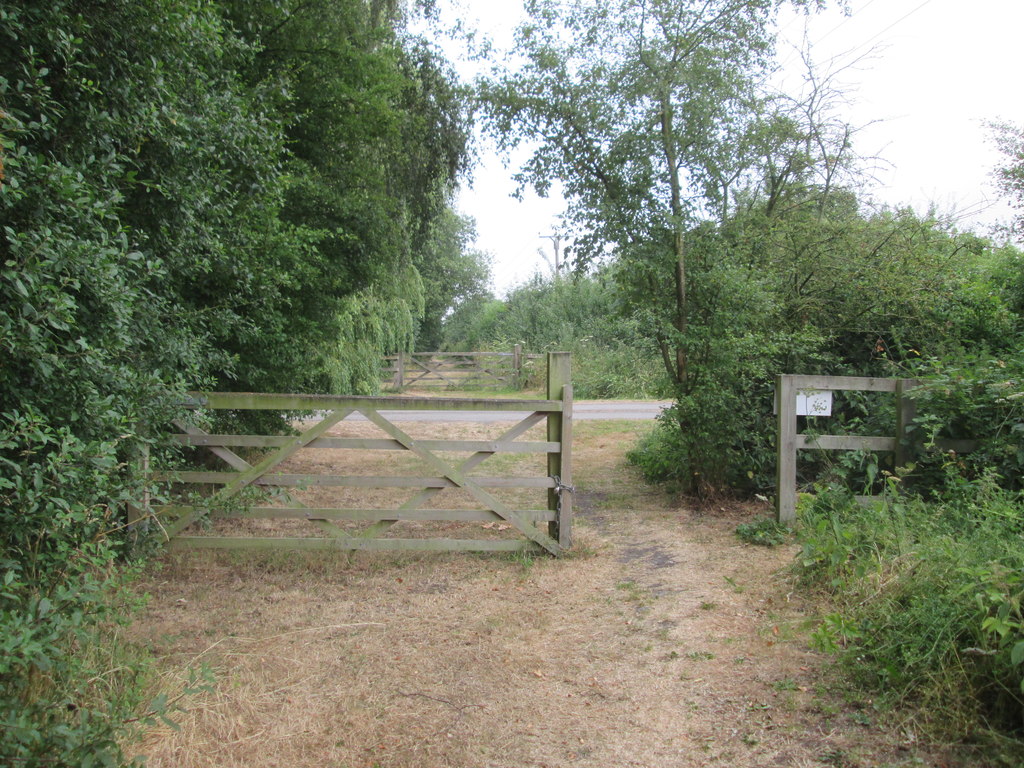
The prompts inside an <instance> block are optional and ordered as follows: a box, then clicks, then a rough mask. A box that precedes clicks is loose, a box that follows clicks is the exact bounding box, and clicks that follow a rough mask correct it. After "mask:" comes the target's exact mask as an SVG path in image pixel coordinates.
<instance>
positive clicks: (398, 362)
mask: <svg viewBox="0 0 1024 768" xmlns="http://www.w3.org/2000/svg"><path fill="white" fill-rule="evenodd" d="M395 386H396V387H397V388H398V389H401V388H402V387H404V386H405V352H402V351H401V350H399V352H398V356H397V357H396V358H395Z"/></svg>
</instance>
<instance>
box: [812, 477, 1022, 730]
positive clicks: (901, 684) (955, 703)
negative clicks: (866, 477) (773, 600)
mask: <svg viewBox="0 0 1024 768" xmlns="http://www.w3.org/2000/svg"><path fill="white" fill-rule="evenodd" d="M892 484H893V485H895V484H896V483H895V482H893V483H892ZM1022 532H1024V500H1022V499H1021V497H1020V496H1019V494H1016V493H1012V492H1008V491H1005V490H1003V489H1001V488H999V487H998V486H997V485H996V484H995V482H994V481H993V478H992V477H983V478H981V479H979V480H977V481H973V482H966V483H960V482H959V481H957V485H956V486H955V487H954V488H951V489H950V491H948V492H947V493H945V494H944V495H943V497H942V498H941V500H939V501H933V502H926V501H924V500H922V499H920V498H916V497H906V496H900V495H898V494H896V493H895V492H892V493H889V494H887V495H886V497H885V499H884V500H883V501H881V502H878V503H876V504H874V505H872V506H869V507H863V506H861V505H859V504H857V503H856V501H855V500H854V498H853V495H852V494H851V493H850V492H849V491H847V490H845V489H839V488H833V489H822V490H821V491H820V492H819V493H818V494H817V495H816V496H815V497H814V499H813V501H811V502H810V503H809V504H807V505H805V506H804V507H803V508H802V509H801V518H800V523H799V528H798V535H799V539H800V541H801V542H802V549H801V552H800V554H799V556H798V563H797V569H798V571H799V573H800V576H801V578H802V579H803V581H804V582H805V583H806V584H809V585H815V586H817V587H819V588H821V589H822V590H824V591H826V592H827V593H829V594H830V595H831V601H832V606H833V607H832V609H831V612H830V614H829V615H828V616H827V617H826V618H825V620H824V621H823V622H822V623H821V625H820V626H819V628H818V629H817V630H816V632H815V634H814V641H815V643H816V645H817V646H818V647H819V648H820V649H822V650H825V651H829V652H833V653H836V654H837V655H838V656H839V657H840V659H841V660H842V661H843V662H844V666H845V668H846V670H847V671H848V673H849V674H850V676H851V679H853V680H854V681H855V682H857V683H858V684H860V685H861V686H864V687H865V688H867V689H868V690H871V691H873V692H874V693H875V694H877V695H879V696H881V697H882V698H883V699H884V700H885V701H886V702H888V703H890V704H895V703H913V704H917V705H918V707H919V710H920V712H921V715H922V717H924V718H926V719H927V720H928V721H929V724H930V726H931V728H932V729H934V730H936V731H940V732H941V731H945V733H943V735H944V736H947V737H953V738H967V737H971V736H974V735H976V730H977V729H979V728H980V727H981V724H982V723H987V724H989V725H991V726H994V727H997V728H1001V729H1005V730H1007V731H1012V732H1019V731H1020V729H1021V726H1022V723H1024V623H1022V615H1021V600H1022V598H1024V577H1022V575H1021V574H1022V573H1024V543H1022V539H1021V533H1022Z"/></svg>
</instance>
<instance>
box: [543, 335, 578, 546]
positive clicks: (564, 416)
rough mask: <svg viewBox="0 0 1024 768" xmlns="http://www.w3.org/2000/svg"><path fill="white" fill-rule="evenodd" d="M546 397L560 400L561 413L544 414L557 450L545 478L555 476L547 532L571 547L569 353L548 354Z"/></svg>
mask: <svg viewBox="0 0 1024 768" xmlns="http://www.w3.org/2000/svg"><path fill="white" fill-rule="evenodd" d="M547 399H548V400H561V401H562V412H561V413H551V414H549V415H548V441H549V442H558V443H559V446H560V447H559V452H558V453H549V454H548V477H554V478H558V480H557V481H556V483H557V487H555V488H550V489H548V509H549V510H552V511H553V512H554V513H555V522H553V523H549V524H548V534H549V535H550V536H551V537H552V538H553V539H557V540H558V544H559V546H560V547H561V548H562V549H568V548H569V547H570V546H572V493H573V491H572V355H571V354H570V353H569V352H549V353H548V388H547Z"/></svg>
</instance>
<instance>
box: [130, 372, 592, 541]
mask: <svg viewBox="0 0 1024 768" xmlns="http://www.w3.org/2000/svg"><path fill="white" fill-rule="evenodd" d="M191 405H192V407H193V408H195V409H197V410H222V409H224V410H232V411H246V410H273V411H283V412H292V413H294V412H306V413H311V414H313V417H311V418H307V419H303V420H302V421H301V422H298V423H299V424H300V427H299V428H300V430H301V431H300V434H298V435H292V436H280V435H231V434H209V433H207V432H206V431H204V430H202V429H199V428H198V427H196V426H194V425H190V424H186V423H184V422H181V423H179V424H178V426H179V428H180V429H181V432H180V433H178V434H176V435H175V436H174V438H175V439H176V440H177V441H179V442H180V443H182V444H184V445H187V446H193V447H201V448H204V449H206V450H208V451H209V452H211V453H212V454H213V455H214V456H216V457H217V460H218V461H219V462H221V463H222V464H226V465H227V470H221V471H198V470H194V469H189V470H184V471H180V470H179V471H166V470H165V471H153V472H152V477H153V479H154V481H157V482H162V483H165V484H166V488H169V489H172V490H173V491H175V492H176V493H178V494H179V495H178V498H179V499H181V498H182V496H183V495H184V497H185V498H186V499H188V498H189V497H188V496H187V495H185V494H187V493H188V492H189V491H191V501H178V502H177V503H171V504H164V505H153V506H151V508H150V513H151V514H152V515H153V516H154V517H155V518H156V519H157V520H159V521H160V523H161V525H162V526H163V528H164V530H165V531H166V533H167V535H168V536H169V537H170V538H171V543H172V545H173V546H175V547H218V548H236V549H238V548H271V547H281V548H290V549H349V550H355V549H363V550H384V549H391V550H482V551H487V550H490V551H520V550H527V551H539V552H548V553H551V554H555V555H557V554H560V553H561V552H563V551H564V550H565V549H566V548H567V547H569V546H570V543H571V532H572V496H571V492H572V487H571V478H572V459H571V456H572V385H571V383H570V357H569V354H568V353H550V354H549V355H548V378H547V399H546V400H490V399H488V400H484V399H453V398H412V397H334V396H327V395H272V394H245V393H241V394H240V393H197V394H196V395H195V396H194V397H193V402H192V403H191ZM409 411H419V412H422V411H441V412H443V414H442V418H444V417H451V416H452V415H453V414H454V415H456V416H457V415H458V414H460V413H461V414H462V416H461V417H460V418H459V421H460V422H461V423H465V421H467V420H470V421H472V414H473V413H474V412H477V413H479V412H482V411H488V412H494V411H497V412H500V413H506V412H507V413H509V421H516V420H518V422H517V423H516V424H515V426H512V427H511V428H508V427H507V425H501V424H499V428H502V429H503V432H502V434H501V435H500V436H498V437H497V438H495V439H491V440H444V439H442V440H433V439H430V440H428V439H414V438H413V437H411V436H410V435H409V434H408V432H407V431H405V430H403V428H402V427H400V426H399V424H398V423H396V422H397V421H400V420H401V419H400V418H399V417H400V416H401V415H402V414H407V412H409ZM517 412H519V415H517ZM521 412H526V413H527V415H526V416H525V418H520V416H521ZM352 414H361V415H362V417H364V418H365V419H366V420H367V421H369V422H370V423H371V424H373V425H375V426H376V427H377V429H378V431H379V433H380V437H378V438H366V437H337V436H331V435H330V434H329V432H328V431H329V430H331V429H332V427H335V426H336V425H339V423H340V422H342V421H343V420H344V419H346V418H347V417H348V416H350V415H352ZM543 422H546V438H547V439H546V440H544V441H539V440H520V439H519V438H520V437H522V436H523V435H524V434H525V433H527V432H528V431H529V430H530V429H531V428H533V427H534V426H536V425H539V424H542V423H543ZM238 448H244V449H256V450H257V451H259V452H261V453H260V457H259V458H258V459H254V460H251V461H252V463H251V461H250V460H246V459H245V458H243V457H242V456H240V455H239V453H236V452H235V450H233V449H238ZM306 448H310V449H331V451H332V452H333V451H334V450H348V451H358V452H360V453H361V454H362V453H364V452H366V451H378V450H385V451H401V452H406V454H407V455H412V456H414V457H416V458H417V459H418V460H419V462H418V463H419V464H420V465H421V466H426V467H428V468H429V473H430V476H409V475H398V474H396V475H390V476H384V477H381V476H367V475H335V474H293V473H287V472H282V471H281V465H282V463H283V462H285V461H286V460H288V459H289V458H291V457H293V456H294V455H295V454H296V453H297V452H299V451H301V450H303V449H306ZM459 452H462V453H468V454H469V455H468V456H467V457H466V458H464V459H462V460H454V459H452V458H451V454H452V453H459ZM524 453H533V454H538V453H539V454H547V467H546V474H543V475H540V474H539V473H538V475H534V476H530V477H510V476H507V475H503V476H502V475H499V476H480V475H477V474H471V472H472V470H474V469H475V468H477V467H479V466H480V465H481V464H483V463H484V462H486V461H487V460H489V459H491V458H492V457H494V456H495V455H497V454H524ZM329 464H330V463H329V462H328V465H327V466H328V468H329ZM211 486H212V487H213V488H215V489H216V490H215V491H214V492H213V493H207V494H206V495H203V491H204V490H205V489H209V488H210V487H211ZM325 486H332V487H333V486H336V487H346V488H360V489H369V488H392V489H405V488H409V489H414V491H413V493H412V495H411V497H410V498H408V499H407V500H406V501H405V502H404V503H401V504H397V505H395V506H394V507H392V508H387V509H367V508H347V507H346V508H336V507H326V508H325V507H311V506H308V505H307V504H305V503H304V502H302V501H301V500H300V498H299V495H301V493H302V489H310V488H321V487H325ZM268 488H275V489H281V490H279V491H278V494H279V495H278V496H277V497H276V498H272V502H273V503H271V504H267V503H266V501H265V500H262V501H258V502H257V503H256V504H254V505H248V504H246V503H244V502H245V501H246V499H245V496H246V494H247V493H252V491H251V490H249V491H247V489H258V490H266V489H268ZM505 488H533V489H547V504H546V506H545V505H543V504H542V503H541V504H537V507H541V508H534V509H522V508H513V507H512V506H510V505H509V504H508V503H507V502H505V501H502V500H500V499H499V498H497V497H496V495H495V494H494V493H492V490H493V489H505ZM446 489H459V492H461V494H462V495H463V497H464V499H465V498H468V500H469V502H467V503H471V504H472V505H473V507H472V508H468V509H434V508H431V505H430V501H431V499H433V498H434V497H436V496H437V495H438V494H440V493H442V492H443V491H445V490H446ZM197 499H199V500H198V501H197ZM229 518H243V519H254V518H263V519H269V520H282V519H283V520H291V521H296V520H298V521H304V523H308V524H309V525H311V526H313V529H309V528H307V527H306V526H305V525H303V526H302V528H303V529H304V530H303V531H302V532H303V533H306V532H307V531H308V532H313V531H315V532H317V533H319V534H321V535H319V536H308V535H301V536H280V535H275V536H267V537H262V536H237V535H229V536H225V535H213V534H209V533H208V534H203V535H195V534H191V535H189V534H188V533H187V532H188V531H189V529H191V528H194V527H195V526H196V525H197V524H200V523H205V524H207V525H209V524H211V523H212V522H213V521H219V520H224V519H229ZM404 521H415V523H416V524H419V523H423V522H428V521H440V522H442V523H458V524H460V526H459V527H460V530H461V529H465V528H467V527H468V528H469V530H470V532H471V533H472V534H473V535H480V534H491V533H492V532H493V531H495V530H498V531H504V533H501V534H499V537H498V538H494V537H493V535H491V536H489V537H487V538H466V537H458V538H430V537H424V535H423V534H424V530H423V529H422V527H421V528H420V529H419V530H418V531H417V533H419V534H420V536H418V537H414V538H393V537H389V536H387V534H388V532H389V531H390V530H391V529H392V528H393V527H394V526H395V525H397V524H398V523H399V522H404ZM365 524H368V525H367V527H363V528H359V527H358V526H360V525H365ZM461 524H469V525H468V526H465V525H461ZM481 524H482V525H481ZM286 525H289V526H292V527H294V526H295V523H288V524H286ZM354 526H355V527H354ZM222 527H223V526H222ZM448 527H449V528H451V527H455V526H451V525H449V526H448ZM463 532H464V530H463ZM427 533H429V531H427ZM510 535H515V536H516V537H515V538H508V536H510Z"/></svg>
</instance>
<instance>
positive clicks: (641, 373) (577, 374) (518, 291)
mask: <svg viewBox="0 0 1024 768" xmlns="http://www.w3.org/2000/svg"><path fill="white" fill-rule="evenodd" d="M445 344H446V346H447V347H448V348H452V349H459V350H487V349H492V350H497V351H508V350H509V349H511V348H512V347H513V346H514V345H515V344H521V345H522V346H523V349H524V350H525V351H527V352H532V353H543V352H555V351H559V352H571V353H572V355H573V373H572V378H573V391H574V394H575V396H576V397H578V398H616V397H636V398H654V397H667V396H669V394H670V393H671V391H670V388H669V386H668V379H667V377H666V375H665V371H664V366H663V365H662V364H661V362H660V360H659V359H658V356H657V353H656V350H655V348H654V346H653V345H652V343H651V341H650V340H649V339H647V338H645V336H644V334H643V332H642V329H641V328H640V320H639V319H638V318H636V317H630V316H628V315H625V314H623V309H622V305H621V301H620V299H619V297H618V295H617V292H616V289H615V288H614V286H613V285H612V284H610V283H609V282H607V281H606V280H604V279H603V278H602V277H601V276H600V275H598V276H583V275H580V276H574V277H571V278H568V277H555V278H550V279H549V278H544V277H542V276H540V275H536V276H534V278H533V279H532V280H530V281H528V282H527V283H525V284H523V285H520V286H518V287H517V288H515V289H513V290H512V292H511V293H510V294H509V296H508V297H507V298H506V299H505V300H504V301H497V300H494V299H488V298H485V297H477V298H476V299H474V300H473V301H470V302H467V303H466V304H464V305H463V306H461V307H460V308H459V309H457V310H456V311H455V312H454V313H453V314H452V315H451V316H450V317H449V318H448V319H447V320H446V323H445Z"/></svg>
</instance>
